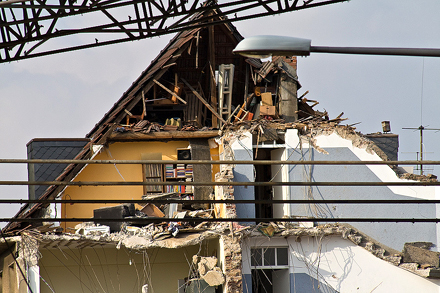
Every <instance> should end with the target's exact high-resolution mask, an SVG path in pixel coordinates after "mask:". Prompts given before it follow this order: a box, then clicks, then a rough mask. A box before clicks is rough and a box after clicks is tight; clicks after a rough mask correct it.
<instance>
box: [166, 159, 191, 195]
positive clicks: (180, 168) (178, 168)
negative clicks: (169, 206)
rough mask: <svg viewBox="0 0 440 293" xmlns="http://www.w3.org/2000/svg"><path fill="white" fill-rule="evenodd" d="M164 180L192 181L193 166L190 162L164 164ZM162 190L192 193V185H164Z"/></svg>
mask: <svg viewBox="0 0 440 293" xmlns="http://www.w3.org/2000/svg"><path fill="white" fill-rule="evenodd" d="M164 174H165V177H164V181H165V182H167V181H169V182H192V181H193V167H192V165H191V164H179V163H176V164H165V172H164ZM164 192H166V193H169V192H176V193H180V194H188V195H192V193H193V186H189V185H165V186H164Z"/></svg>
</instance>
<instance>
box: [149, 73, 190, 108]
mask: <svg viewBox="0 0 440 293" xmlns="http://www.w3.org/2000/svg"><path fill="white" fill-rule="evenodd" d="M153 81H154V83H155V84H157V85H158V86H160V87H161V88H163V89H164V90H166V91H167V92H168V93H170V94H171V95H172V96H174V97H176V98H177V99H178V100H179V101H181V102H182V103H184V104H185V105H186V101H185V100H184V99H182V98H181V97H179V96H178V95H176V93H173V92H172V91H170V90H169V89H168V88H167V87H166V86H164V85H163V84H161V83H160V82H158V81H157V80H155V79H153Z"/></svg>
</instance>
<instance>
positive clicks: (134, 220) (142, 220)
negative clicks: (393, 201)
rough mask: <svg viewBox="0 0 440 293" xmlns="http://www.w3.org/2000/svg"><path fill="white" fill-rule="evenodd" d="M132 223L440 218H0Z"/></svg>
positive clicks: (431, 220)
mask: <svg viewBox="0 0 440 293" xmlns="http://www.w3.org/2000/svg"><path fill="white" fill-rule="evenodd" d="M11 220H13V221H14V222H25V223H35V222H37V223H38V222H98V223H99V222H132V223H162V222H197V223H200V222H263V223H265V222H326V223H327V222H331V223H347V222H396V223H398V222H406V223H438V222H440V218H218V219H214V218H185V219H176V218H151V217H150V218H129V219H115V218H103V219H96V218H13V219H11V218H0V222H9V221H11Z"/></svg>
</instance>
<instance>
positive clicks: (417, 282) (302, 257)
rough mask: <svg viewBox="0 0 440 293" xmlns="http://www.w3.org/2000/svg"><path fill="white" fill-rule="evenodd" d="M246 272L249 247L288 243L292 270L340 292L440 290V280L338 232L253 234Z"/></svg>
mask: <svg viewBox="0 0 440 293" xmlns="http://www.w3.org/2000/svg"><path fill="white" fill-rule="evenodd" d="M243 245H244V247H243V274H250V273H251V271H250V270H251V267H250V260H249V258H250V247H268V246H275V247H276V246H278V247H279V246H288V247H289V255H290V258H289V271H290V273H293V274H296V273H306V274H308V275H310V276H311V277H313V278H315V279H318V280H319V281H320V282H321V283H322V282H325V283H327V284H328V285H330V286H331V287H333V288H334V289H335V290H337V291H338V292H341V293H350V292H356V293H360V292H374V293H380V292H383V293H389V292H399V293H405V292H408V293H410V292H411V293H414V292H424V293H438V292H440V281H439V280H430V279H426V278H423V277H420V276H418V275H416V274H414V273H412V272H409V271H406V270H404V269H402V268H399V267H396V266H394V265H392V264H390V263H388V262H386V261H383V260H381V259H379V258H377V257H375V256H374V255H372V254H371V253H370V252H368V251H367V250H365V249H363V248H362V247H359V246H357V245H354V244H353V243H352V242H350V241H348V240H344V239H342V238H340V237H339V236H331V237H325V238H322V239H321V238H319V237H302V238H298V239H297V238H296V237H289V238H287V239H286V238H263V237H261V238H260V237H258V238H252V239H247V240H246V241H245V242H244V244H243Z"/></svg>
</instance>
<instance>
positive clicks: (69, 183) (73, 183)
mask: <svg viewBox="0 0 440 293" xmlns="http://www.w3.org/2000/svg"><path fill="white" fill-rule="evenodd" d="M2 185H15V186H16V185H56V186H151V185H160V186H166V185H172V186H174V185H185V186H440V181H433V182H428V181H411V182H212V181H211V182H186V181H185V182H176V181H173V182H171V181H166V182H164V181H160V182H141V181H114V182H103V181H0V186H2Z"/></svg>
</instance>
